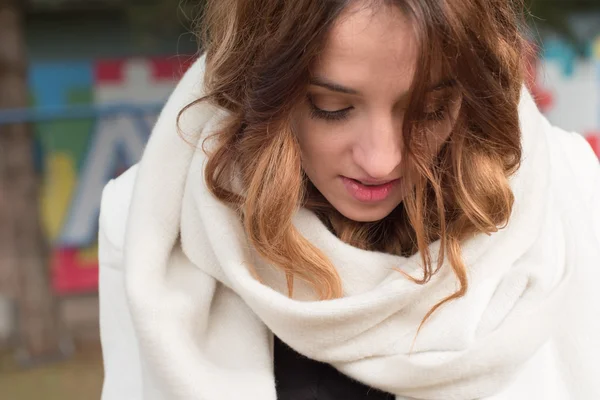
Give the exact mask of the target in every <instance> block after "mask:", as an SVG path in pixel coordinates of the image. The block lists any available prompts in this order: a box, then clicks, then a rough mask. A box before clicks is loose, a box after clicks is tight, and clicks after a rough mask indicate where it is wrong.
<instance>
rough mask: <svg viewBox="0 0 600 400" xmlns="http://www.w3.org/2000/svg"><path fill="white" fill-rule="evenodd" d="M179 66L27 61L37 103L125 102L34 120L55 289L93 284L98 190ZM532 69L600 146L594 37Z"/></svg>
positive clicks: (577, 127) (553, 49)
mask: <svg viewBox="0 0 600 400" xmlns="http://www.w3.org/2000/svg"><path fill="white" fill-rule="evenodd" d="M185 67H186V63H184V62H182V60H180V59H176V58H174V59H162V60H104V61H97V62H93V63H87V62H70V63H69V62H63V63H47V64H34V65H33V67H32V69H31V87H32V97H33V103H34V106H35V107H60V106H67V107H68V106H76V105H96V106H98V105H108V104H112V105H115V107H116V109H117V110H120V109H121V110H122V112H117V113H115V112H114V109H115V108H113V112H112V113H110V114H102V113H99V114H98V115H96V116H95V117H94V118H90V119H70V120H58V121H54V122H50V123H43V124H38V125H37V127H36V129H37V135H38V138H39V143H40V150H41V155H42V156H41V163H42V164H41V166H42V171H43V174H44V177H45V185H44V190H43V196H42V202H41V209H42V215H43V218H44V226H45V229H46V232H47V235H48V237H49V238H50V240H51V242H52V244H53V246H54V253H53V262H52V276H53V284H54V288H55V290H56V291H57V292H58V293H60V294H68V293H78V292H86V291H94V290H95V289H96V286H97V276H98V275H97V245H96V235H97V228H98V226H97V219H98V213H99V206H100V195H101V191H102V188H103V187H104V185H105V184H106V182H107V181H108V180H109V179H110V178H112V177H114V176H116V175H118V174H119V173H120V172H121V171H123V170H124V169H126V168H127V167H128V166H130V165H131V164H133V163H135V162H136V161H137V160H138V159H139V157H140V155H141V153H142V150H143V147H144V144H145V142H146V140H147V138H148V134H149V131H150V127H151V126H152V123H153V119H154V118H156V116H155V115H141V114H140V113H136V112H133V111H132V108H131V105H132V104H133V105H143V104H148V103H156V104H160V103H162V102H164V100H165V99H166V97H167V96H168V95H169V93H170V92H171V90H172V89H173V87H174V84H175V82H176V80H177V79H178V77H179V76H180V74H181V71H183V70H184V69H185ZM534 67H535V68H534V70H532V74H531V76H532V77H533V79H532V82H531V86H532V87H533V91H534V94H535V96H536V98H537V100H538V104H539V106H540V108H541V109H542V110H543V111H544V113H546V114H547V116H548V118H549V119H550V121H551V122H553V123H554V124H556V125H559V126H561V127H563V128H565V129H568V130H571V131H576V132H580V133H581V134H584V135H586V137H587V138H588V140H589V141H590V143H591V144H592V145H593V146H595V149H596V151H597V153H598V154H600V39H599V40H597V41H595V42H593V43H591V44H590V51H589V54H588V55H587V57H585V58H583V59H581V58H577V57H576V56H575V53H574V51H573V50H572V49H571V48H570V47H569V46H568V45H566V44H564V43H562V42H559V41H549V42H547V43H545V47H544V51H543V53H542V54H541V58H540V60H539V62H537V63H536V64H535V66H534Z"/></svg>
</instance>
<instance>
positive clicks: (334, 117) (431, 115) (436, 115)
mask: <svg viewBox="0 0 600 400" xmlns="http://www.w3.org/2000/svg"><path fill="white" fill-rule="evenodd" d="M307 100H308V105H309V108H310V116H311V118H313V119H319V120H324V121H329V122H335V121H343V120H345V119H347V118H348V115H349V113H350V111H352V110H353V109H354V106H348V107H345V108H341V109H338V110H333V111H330V110H324V109H322V108H319V107H317V105H316V104H315V101H314V100H313V98H312V96H310V95H308V96H307ZM447 117H448V105H447V104H446V103H443V104H440V105H438V106H437V108H436V109H435V110H434V111H432V112H424V114H423V119H424V120H425V121H429V122H439V121H443V120H445V119H446V118H447Z"/></svg>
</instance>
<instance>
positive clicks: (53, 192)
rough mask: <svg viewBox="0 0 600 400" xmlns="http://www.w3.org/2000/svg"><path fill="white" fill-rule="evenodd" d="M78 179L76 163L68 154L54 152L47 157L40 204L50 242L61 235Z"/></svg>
mask: <svg viewBox="0 0 600 400" xmlns="http://www.w3.org/2000/svg"><path fill="white" fill-rule="evenodd" d="M76 181H77V174H76V171H75V165H74V162H73V159H72V158H71V157H70V156H69V155H68V154H65V153H54V154H52V155H51V156H50V157H49V158H48V159H47V161H46V177H45V181H44V183H43V185H42V192H41V205H40V206H41V214H42V222H43V225H44V229H45V232H46V234H47V235H48V236H47V237H48V239H49V240H50V242H54V241H56V240H57V239H58V236H59V235H60V232H61V229H62V226H63V224H64V223H65V219H66V217H67V213H68V211H69V207H70V205H71V198H72V196H73V192H74V190H75V185H76Z"/></svg>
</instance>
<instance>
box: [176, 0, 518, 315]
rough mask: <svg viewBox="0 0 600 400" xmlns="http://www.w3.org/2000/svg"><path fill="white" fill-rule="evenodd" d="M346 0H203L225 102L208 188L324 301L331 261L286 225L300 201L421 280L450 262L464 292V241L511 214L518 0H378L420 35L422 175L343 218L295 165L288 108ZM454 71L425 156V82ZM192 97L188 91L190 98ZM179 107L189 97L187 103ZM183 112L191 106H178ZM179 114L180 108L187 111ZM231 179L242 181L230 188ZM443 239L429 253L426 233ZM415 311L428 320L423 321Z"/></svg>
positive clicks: (219, 94)
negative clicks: (408, 262) (444, 131)
mask: <svg viewBox="0 0 600 400" xmlns="http://www.w3.org/2000/svg"><path fill="white" fill-rule="evenodd" d="M351 2H352V0H294V1H285V0H209V1H208V4H207V7H206V10H205V13H204V15H203V18H202V19H201V20H200V21H201V22H200V23H199V25H198V26H199V27H201V28H202V29H201V32H200V33H201V38H202V43H203V46H204V49H205V51H206V53H207V54H206V56H207V57H206V60H207V61H206V75H205V87H206V93H207V95H206V97H204V98H203V99H199V100H198V101H209V102H210V103H212V104H214V105H216V106H218V107H220V108H222V109H225V110H227V111H228V113H227V114H228V117H227V118H226V121H225V122H224V125H222V127H221V128H220V129H219V131H218V132H217V133H216V134H215V135H214V136H211V138H212V139H214V142H213V145H212V146H211V150H210V152H209V157H208V161H207V164H206V169H205V179H206V182H207V185H208V187H209V189H210V190H211V191H212V193H213V194H214V195H215V196H216V197H217V198H218V199H220V200H221V201H223V202H226V203H228V204H230V205H231V206H232V207H234V208H235V209H236V210H238V211H239V213H240V218H241V220H242V222H243V226H244V228H245V231H246V234H247V237H248V239H249V241H250V243H251V244H252V245H253V246H254V248H255V249H256V250H257V251H258V253H259V254H260V255H261V256H262V257H264V258H265V259H266V260H268V261H270V262H271V263H272V264H273V265H275V266H276V267H278V268H280V269H281V270H282V271H283V272H284V273H285V275H286V278H287V282H288V290H289V295H290V296H291V295H292V292H293V282H294V279H295V278H298V279H303V280H305V281H307V282H308V283H310V284H311V285H312V286H313V287H314V289H315V292H316V294H317V295H318V296H319V297H320V298H321V299H333V298H338V297H341V296H343V288H342V284H341V280H340V277H339V275H338V273H337V272H336V268H335V267H334V265H332V263H331V261H330V260H328V258H327V257H326V256H325V255H324V254H323V253H322V252H321V251H319V250H318V249H317V248H316V247H315V246H313V245H312V244H311V243H310V242H309V241H308V240H307V239H305V238H304V237H303V236H302V235H301V234H300V233H299V232H298V231H297V230H296V228H295V227H294V225H293V224H292V216H293V215H294V213H295V212H296V211H297V210H298V208H299V207H306V208H308V209H310V210H312V211H314V212H315V213H316V214H317V215H318V216H319V217H320V218H321V220H322V221H323V222H324V223H325V224H326V225H327V226H328V227H329V228H330V229H331V230H332V231H333V232H334V233H335V234H336V235H337V236H338V237H339V238H340V239H341V240H343V241H345V242H347V243H349V244H351V245H353V246H356V247H359V248H361V249H365V250H373V251H383V252H388V253H391V254H397V255H403V256H409V255H413V254H417V253H419V256H420V258H421V261H422V263H421V264H422V269H423V271H422V272H423V274H422V276H419V277H411V276H408V278H410V279H411V280H413V281H414V282H415V283H416V284H425V283H427V282H428V281H429V280H430V279H431V277H432V276H433V275H434V274H435V273H436V272H437V271H438V270H439V269H440V268H441V267H442V265H443V263H444V260H447V261H448V264H449V266H450V267H451V268H452V270H453V272H454V274H455V276H456V278H457V280H458V283H459V288H458V290H457V291H456V292H455V293H453V294H452V295H451V296H449V297H447V298H445V299H442V300H441V301H440V302H439V303H438V304H437V305H436V306H435V307H434V308H433V309H431V310H430V311H429V313H428V314H427V315H426V316H425V318H424V319H423V322H425V321H426V320H427V318H429V316H430V315H431V314H432V313H433V312H434V311H435V310H436V309H437V308H439V307H440V306H441V305H443V304H444V303H446V302H448V301H450V300H453V299H456V298H459V297H461V296H463V295H464V294H465V293H466V291H467V288H468V279H467V276H468V274H467V266H466V265H465V263H464V261H463V258H462V255H461V243H462V242H463V241H464V240H465V239H468V238H470V237H472V236H474V235H476V234H491V233H493V232H495V231H497V230H498V229H499V228H500V227H502V226H503V225H504V224H506V223H507V221H508V219H509V217H510V214H511V210H512V206H513V202H514V198H513V194H512V191H511V189H510V186H509V177H510V175H511V174H513V173H514V172H515V171H516V170H517V169H518V167H519V163H520V160H521V143H520V142H521V141H520V128H519V116H518V103H519V99H520V92H521V87H522V83H523V68H522V67H523V65H522V59H524V58H525V54H524V53H525V52H526V51H527V48H528V47H527V46H526V41H525V39H524V37H523V35H522V33H521V29H520V28H521V27H522V18H521V7H522V4H521V2H520V1H519V2H517V1H510V0H382V1H379V2H377V1H372V2H370V4H369V5H370V6H378V5H380V4H377V3H382V4H381V5H383V3H385V4H386V5H395V6H398V7H400V8H401V10H402V11H403V12H404V13H405V14H406V15H407V16H408V17H409V19H410V20H411V21H412V23H413V26H414V29H415V32H416V36H417V41H418V46H419V52H418V60H417V63H418V64H417V65H420V66H421V68H419V70H418V71H416V74H415V77H414V79H413V82H412V85H411V88H410V104H409V107H408V109H407V112H406V115H405V120H404V124H403V128H402V132H399V133H398V134H399V135H400V134H401V135H402V138H403V143H404V146H403V151H404V152H405V154H404V157H403V160H404V161H403V162H406V163H407V164H406V165H407V166H408V165H411V166H412V168H414V169H416V171H417V175H418V178H417V179H416V182H415V186H414V188H413V189H412V190H411V191H410V193H409V194H408V195H407V197H406V198H405V200H404V201H403V203H402V204H401V205H400V206H398V207H397V209H396V210H394V211H393V212H392V213H391V214H390V215H389V216H387V217H386V218H384V219H383V220H381V221H377V222H369V223H359V222H355V221H351V220H349V219H347V218H345V217H343V216H342V215H341V214H340V213H339V212H337V211H336V210H335V209H334V208H333V207H332V206H331V205H330V204H328V203H327V202H326V201H325V199H324V198H323V196H322V195H320V193H319V192H318V191H317V190H316V189H315V188H314V187H313V186H312V184H311V183H310V182H309V181H308V179H307V178H306V176H305V175H304V173H303V171H302V165H301V155H300V149H299V145H298V142H297V140H296V137H295V135H294V132H293V129H292V124H291V121H290V119H291V114H292V111H293V110H294V107H295V106H296V105H297V104H299V102H300V101H301V100H302V99H303V97H304V96H305V93H306V88H307V86H308V83H309V78H310V66H311V63H312V62H313V61H314V59H315V57H316V56H317V55H318V53H319V52H320V51H321V50H322V48H323V46H324V42H325V40H326V38H327V34H328V32H329V31H330V30H331V27H332V25H333V24H334V23H335V21H336V20H337V19H338V17H339V16H340V14H341V13H342V12H343V10H344V9H345V8H346V7H348V6H349V4H350V3H351ZM434 69H435V70H437V71H441V72H442V73H443V75H444V76H448V77H451V79H453V81H454V82H455V85H454V88H455V89H454V90H455V91H456V92H457V94H458V95H459V98H460V108H459V111H458V114H457V117H456V120H455V121H454V122H453V127H452V131H451V133H450V136H449V138H448V140H447V141H446V143H445V144H444V145H443V146H442V148H441V150H440V151H439V153H438V154H437V156H436V157H435V158H434V159H433V160H432V159H431V157H430V156H427V155H426V151H425V149H424V148H423V146H422V140H421V141H420V140H419V138H422V137H423V135H424V132H425V131H426V129H427V128H426V127H425V126H424V124H423V123H422V122H421V121H423V120H424V111H423V110H424V108H425V107H424V106H425V94H426V90H427V88H428V87H429V86H430V85H431V84H432V83H433V82H432V74H431V71H433V70H434ZM194 104H195V103H194ZM186 109H187V108H186ZM184 111H185V110H184ZM182 112H183V111H182ZM234 178H235V179H236V180H237V182H239V186H240V187H239V188H237V189H236V190H233V188H232V182H233V181H234ZM438 240H439V241H440V251H439V254H438V256H437V257H433V256H432V255H431V251H430V245H431V243H433V242H434V241H438ZM423 322H422V323H423Z"/></svg>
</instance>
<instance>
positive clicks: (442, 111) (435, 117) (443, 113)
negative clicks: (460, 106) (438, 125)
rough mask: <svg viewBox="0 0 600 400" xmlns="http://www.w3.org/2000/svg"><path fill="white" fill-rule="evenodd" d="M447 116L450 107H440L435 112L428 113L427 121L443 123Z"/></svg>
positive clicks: (426, 114) (426, 115)
mask: <svg viewBox="0 0 600 400" xmlns="http://www.w3.org/2000/svg"><path fill="white" fill-rule="evenodd" d="M447 115H448V106H446V105H443V106H440V107H438V108H437V109H436V110H435V111H433V112H426V113H425V120H426V121H443V120H444V119H446V117H447Z"/></svg>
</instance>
